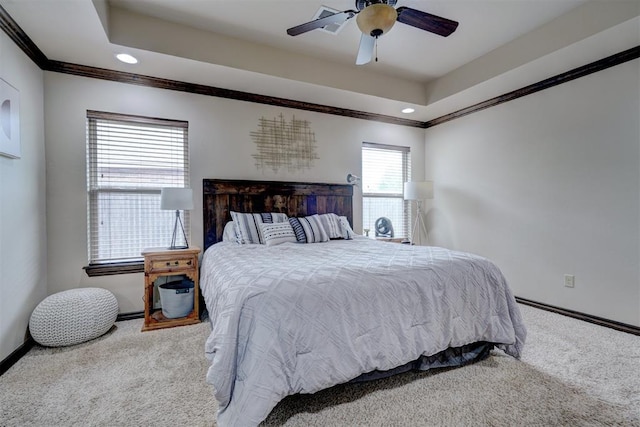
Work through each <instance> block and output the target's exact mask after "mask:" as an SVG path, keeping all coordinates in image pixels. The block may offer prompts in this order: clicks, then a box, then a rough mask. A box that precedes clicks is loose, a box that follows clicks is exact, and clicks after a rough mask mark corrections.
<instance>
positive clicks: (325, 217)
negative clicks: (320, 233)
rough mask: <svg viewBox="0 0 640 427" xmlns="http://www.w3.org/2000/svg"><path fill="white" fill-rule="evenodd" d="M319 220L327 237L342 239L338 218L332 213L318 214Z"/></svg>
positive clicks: (342, 234)
mask: <svg viewBox="0 0 640 427" xmlns="http://www.w3.org/2000/svg"><path fill="white" fill-rule="evenodd" d="M318 217H319V218H320V222H321V223H322V226H323V227H324V231H326V232H327V234H328V235H329V239H342V238H344V233H343V232H342V225H341V224H340V218H339V217H338V215H336V214H334V213H327V214H320V215H318Z"/></svg>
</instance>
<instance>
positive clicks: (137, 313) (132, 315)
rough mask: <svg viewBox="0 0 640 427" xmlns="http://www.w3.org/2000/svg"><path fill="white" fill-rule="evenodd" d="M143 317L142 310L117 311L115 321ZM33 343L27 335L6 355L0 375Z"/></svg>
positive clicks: (0, 366) (27, 350)
mask: <svg viewBox="0 0 640 427" xmlns="http://www.w3.org/2000/svg"><path fill="white" fill-rule="evenodd" d="M143 318H144V311H134V312H131V313H119V314H118V317H117V318H116V322H120V321H123V320H133V319H143ZM35 343H36V342H35V341H34V340H33V338H31V336H29V338H27V340H26V341H25V342H24V343H23V344H22V345H21V346H20V347H18V348H17V349H16V350H14V352H13V353H11V354H10V355H9V356H7V358H6V359H4V360H3V361H2V362H0V375H2V374H4V373H5V372H7V371H8V370H9V368H11V367H12V366H13V365H15V364H16V363H17V362H18V360H20V359H21V358H22V356H24V355H25V354H27V353H28V352H29V350H31V348H33V346H34V345H35Z"/></svg>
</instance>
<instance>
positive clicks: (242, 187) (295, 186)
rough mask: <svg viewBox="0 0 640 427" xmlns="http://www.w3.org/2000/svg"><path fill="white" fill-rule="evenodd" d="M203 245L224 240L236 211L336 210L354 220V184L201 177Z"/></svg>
mask: <svg viewBox="0 0 640 427" xmlns="http://www.w3.org/2000/svg"><path fill="white" fill-rule="evenodd" d="M202 209H203V212H202V219H203V222H204V224H203V230H204V239H203V242H204V249H205V250H206V249H207V248H208V247H209V246H211V245H213V244H214V243H217V242H219V241H221V240H222V231H223V229H224V225H225V224H226V223H227V222H228V221H230V220H231V213H230V212H231V211H235V212H281V213H286V214H287V215H289V216H306V215H313V214H317V213H330V212H334V213H336V214H338V215H344V216H346V217H347V218H348V219H349V223H350V224H353V186H351V185H350V184H318V183H308V182H279V181H246V180H229V179H203V180H202Z"/></svg>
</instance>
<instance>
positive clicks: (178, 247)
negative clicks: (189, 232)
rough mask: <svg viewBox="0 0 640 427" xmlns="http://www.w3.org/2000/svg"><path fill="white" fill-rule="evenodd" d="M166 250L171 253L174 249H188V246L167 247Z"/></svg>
mask: <svg viewBox="0 0 640 427" xmlns="http://www.w3.org/2000/svg"><path fill="white" fill-rule="evenodd" d="M167 249H169V250H171V251H173V250H176V249H189V246H169V247H168V248H167Z"/></svg>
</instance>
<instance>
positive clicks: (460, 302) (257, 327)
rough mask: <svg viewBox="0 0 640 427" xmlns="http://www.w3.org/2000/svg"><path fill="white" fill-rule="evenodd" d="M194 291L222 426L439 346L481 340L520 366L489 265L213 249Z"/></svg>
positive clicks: (350, 247) (506, 302) (432, 257)
mask: <svg viewBox="0 0 640 427" xmlns="http://www.w3.org/2000/svg"><path fill="white" fill-rule="evenodd" d="M200 286H201V289H202V294H203V296H204V299H205V303H206V306H207V309H208V311H209V317H210V320H211V324H212V331H211V335H210V336H209V338H208V340H207V342H206V345H205V354H206V357H207V358H208V360H209V361H210V363H211V365H210V367H209V369H208V372H207V381H208V382H209V383H210V384H212V385H213V389H214V394H215V397H216V399H217V401H218V405H219V409H218V423H219V424H220V425H221V426H236V425H237V426H249V425H258V424H259V423H260V422H261V421H262V420H264V419H265V418H266V417H267V416H268V414H269V412H270V411H271V410H272V409H273V408H274V407H275V405H276V404H277V403H278V402H279V401H280V400H281V399H283V398H284V397H285V396H287V395H290V394H295V393H314V392H316V391H319V390H322V389H325V388H328V387H331V386H333V385H336V384H340V383H344V382H347V381H350V380H353V379H355V378H358V377H360V376H361V375H362V374H367V373H371V372H379V371H388V370H392V369H394V368H397V367H399V366H403V365H406V364H408V363H410V362H411V361H414V360H418V359H419V358H420V357H421V356H430V355H436V354H438V353H441V352H443V351H445V350H447V349H449V348H457V347H463V346H467V345H469V344H473V343H477V342H486V343H492V344H494V345H496V346H497V347H499V348H501V349H502V350H504V351H505V352H506V353H507V354H509V355H512V356H514V357H519V356H520V354H521V352H522V348H523V345H524V341H525V337H526V329H525V326H524V324H523V322H522V318H521V316H520V312H519V309H518V306H517V304H516V302H515V299H514V297H513V295H512V293H511V290H510V289H509V286H508V285H507V283H506V280H505V278H504V276H503V275H502V273H501V271H500V270H499V269H498V267H497V266H496V265H495V264H494V263H492V262H491V261H489V260H488V259H486V258H483V257H480V256H478V255H474V254H470V253H465V252H459V251H451V250H448V249H444V248H438V247H423V246H411V245H401V244H393V243H385V242H378V241H375V240H372V239H367V238H362V237H361V238H356V239H354V240H336V241H330V242H325V243H314V244H299V243H285V244H282V245H278V246H266V245H238V244H235V243H228V242H220V243H217V244H214V245H212V246H211V247H209V249H207V251H206V252H205V254H204V256H203V262H202V269H201V281H200Z"/></svg>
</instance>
